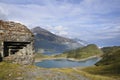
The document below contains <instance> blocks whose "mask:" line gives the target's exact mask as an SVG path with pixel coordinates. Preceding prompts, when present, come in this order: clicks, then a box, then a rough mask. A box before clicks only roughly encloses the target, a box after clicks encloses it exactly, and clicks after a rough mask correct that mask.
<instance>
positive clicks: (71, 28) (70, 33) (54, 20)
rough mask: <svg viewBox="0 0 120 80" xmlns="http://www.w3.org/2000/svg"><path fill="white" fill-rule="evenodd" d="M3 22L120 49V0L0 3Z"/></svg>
mask: <svg viewBox="0 0 120 80" xmlns="http://www.w3.org/2000/svg"><path fill="white" fill-rule="evenodd" d="M0 19H2V20H10V21H15V22H20V23H22V24H24V25H26V26H28V28H30V29H31V28H34V27H36V26H40V27H42V28H44V29H47V30H49V31H51V32H52V33H55V34H57V35H61V36H64V37H69V38H79V39H81V40H85V41H87V42H88V43H95V44H97V45H98V46H100V47H103V46H120V0H0Z"/></svg>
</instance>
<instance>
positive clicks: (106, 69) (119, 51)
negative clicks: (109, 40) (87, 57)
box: [83, 47, 120, 80]
mask: <svg viewBox="0 0 120 80" xmlns="http://www.w3.org/2000/svg"><path fill="white" fill-rule="evenodd" d="M105 50H106V51H105ZM104 52H105V53H104V54H103V56H102V57H103V59H102V60H101V61H99V62H98V63H96V65H97V66H94V67H88V68H85V69H83V71H86V72H88V73H90V74H94V75H102V76H107V77H111V78H113V79H115V80H120V47H119V48H118V47H116V48H115V47H110V48H105V49H104Z"/></svg>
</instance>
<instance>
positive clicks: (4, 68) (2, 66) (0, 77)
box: [0, 62, 22, 80]
mask: <svg viewBox="0 0 120 80" xmlns="http://www.w3.org/2000/svg"><path fill="white" fill-rule="evenodd" d="M18 68H19V65H17V64H12V63H6V62H0V80H12V79H14V78H15V77H19V76H22V71H21V70H19V69H18Z"/></svg>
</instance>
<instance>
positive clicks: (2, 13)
mask: <svg viewBox="0 0 120 80" xmlns="http://www.w3.org/2000/svg"><path fill="white" fill-rule="evenodd" d="M0 20H7V16H6V13H5V11H4V9H3V8H1V7H0Z"/></svg>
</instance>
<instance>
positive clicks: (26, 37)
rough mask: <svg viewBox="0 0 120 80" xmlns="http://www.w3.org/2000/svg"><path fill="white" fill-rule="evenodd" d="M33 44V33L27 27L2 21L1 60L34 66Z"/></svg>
mask: <svg viewBox="0 0 120 80" xmlns="http://www.w3.org/2000/svg"><path fill="white" fill-rule="evenodd" d="M7 42H8V43H9V45H7ZM14 42H15V43H16V44H15V43H14ZM10 43H11V45H10ZM13 43H14V44H13ZM18 43H19V45H18ZM20 43H21V44H20ZM22 43H27V44H22ZM33 43H34V36H33V33H32V32H31V31H30V30H29V29H28V28H27V27H26V26H25V25H22V24H20V23H15V22H10V21H2V20H0V59H3V60H4V61H8V62H13V63H19V64H32V63H33V62H34V58H33V57H34V47H33ZM5 44H6V45H7V46H6V45H5ZM6 50H7V51H6Z"/></svg>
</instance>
